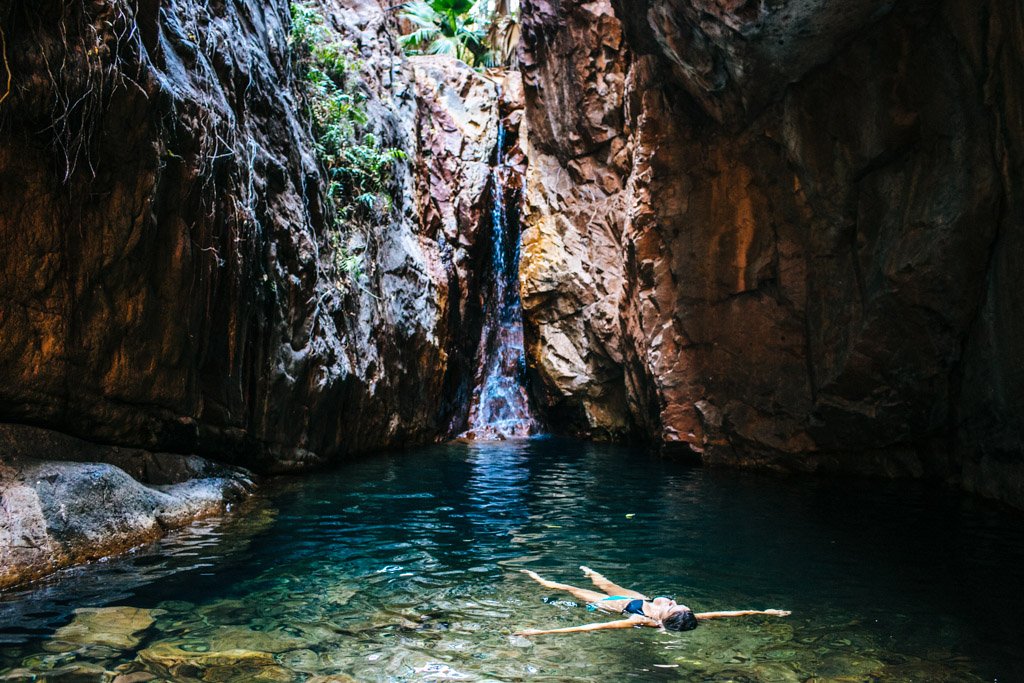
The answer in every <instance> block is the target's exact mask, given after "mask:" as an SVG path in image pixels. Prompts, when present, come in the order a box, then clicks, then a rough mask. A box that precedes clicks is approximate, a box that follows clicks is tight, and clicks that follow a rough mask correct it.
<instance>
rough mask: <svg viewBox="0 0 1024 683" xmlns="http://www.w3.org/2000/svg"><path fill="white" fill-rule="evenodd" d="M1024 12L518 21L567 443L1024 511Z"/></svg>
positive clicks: (619, 10) (551, 371)
mask: <svg viewBox="0 0 1024 683" xmlns="http://www.w3.org/2000/svg"><path fill="white" fill-rule="evenodd" d="M1021 11H1022V10H1021V7H1020V5H1019V3H1015V2H1012V1H1011V0H991V1H989V2H984V3H982V4H981V5H978V4H977V3H972V2H966V1H964V0H947V1H946V2H942V3H924V2H906V3H892V2H881V1H875V2H855V3H825V2H815V1H813V0H812V1H796V0H791V1H790V2H783V3H764V2H715V3H709V2H702V1H698V0H644V1H642V2H632V1H631V0H621V1H619V0H614V1H612V2H577V1H576V0H561V1H555V0H551V1H548V0H533V1H532V2H529V3H526V5H525V6H524V23H525V26H524V36H525V39H524V44H523V53H524V54H523V57H522V61H523V64H524V76H525V83H526V102H527V121H528V122H529V123H530V127H529V144H530V145H531V147H532V149H533V150H536V151H538V152H539V154H538V155H537V156H536V157H534V156H531V162H533V161H534V159H535V158H536V166H535V167H534V168H532V169H531V172H530V182H529V183H528V186H527V203H528V206H529V207H530V210H529V212H528V214H527V220H528V221H530V225H529V227H528V230H527V235H528V236H529V237H527V238H524V262H523V266H522V271H521V273H522V277H523V279H524V282H523V291H524V293H525V294H524V302H525V301H530V300H532V301H534V302H537V301H539V300H540V299H539V298H538V297H540V296H548V297H550V298H551V300H552V301H553V302H554V303H553V305H552V306H551V307H550V308H549V307H545V306H539V305H538V306H533V307H531V306H530V305H529V304H527V315H528V316H529V319H530V321H531V323H532V325H531V329H532V330H533V331H534V340H533V344H532V345H531V347H530V348H531V351H532V353H533V361H532V362H533V363H534V364H535V365H536V367H537V368H539V370H540V371H539V373H538V374H539V377H540V379H541V380H542V382H543V389H542V393H544V394H545V395H546V396H547V397H548V400H549V401H550V402H552V403H555V404H559V405H561V406H562V407H563V414H565V415H567V416H569V417H568V418H567V420H566V422H565V423H564V425H565V426H567V427H568V428H569V429H571V430H573V431H577V432H583V433H588V432H589V433H600V432H601V431H613V430H611V429H610V425H616V426H618V425H626V426H632V427H633V428H634V429H635V430H636V432H637V433H639V434H641V435H643V436H646V437H648V438H651V439H653V440H656V441H660V442H665V443H679V444H681V445H684V446H686V447H688V448H689V450H692V451H694V452H697V453H700V454H701V456H702V457H703V458H704V460H705V461H707V462H711V463H741V464H757V465H762V466H768V467H778V468H787V469H806V470H817V469H843V470H861V471H865V472H885V473H889V474H911V475H916V476H920V475H933V476H939V477H943V478H948V479H951V480H960V481H962V482H963V483H964V484H965V485H966V486H967V487H969V488H972V489H975V490H978V491H981V492H983V493H986V494H989V495H995V496H998V497H1001V498H1004V499H1006V500H1011V501H1015V502H1016V503H1017V504H1024V488H1021V484H1022V482H1024V479H1022V478H1021V476H1020V473H1021V462H1022V458H1021V450H1022V441H1021V435H1022V434H1024V429H1022V423H1021V418H1020V417H1019V415H1020V408H1021V407H1022V406H1024V401H1022V400H1021V399H1022V398H1024V397H1022V395H1021V391H1022V390H1021V388H1020V387H1021V386H1022V385H1021V382H1020V379H1021V373H1022V371H1024V363H1022V361H1021V358H1024V355H1022V354H1021V353H1020V351H1021V349H1020V348H1019V344H1020V341H1019V340H1020V338H1021V337H1020V334H1019V328H1020V325H1021V324H1022V321H1024V317H1022V316H1021V312H1022V305H1024V297H1022V296H1021V295H1020V293H1019V291H1018V289H1017V288H1015V286H1014V285H1013V282H1012V275H1011V273H1012V272H1020V266H1021V265H1022V256H1024V253H1022V249H1021V240H1022V239H1024V237H1022V233H1024V215H1022V209H1021V200H1020V193H1021V189H1020V188H1021V187H1024V184H1022V171H1021V162H1022V159H1024V157H1022V156H1021V151H1022V147H1021V130H1022V128H1021V125H1020V122H1021V117H1022V102H1021V99H1020V96H1019V92H1020V91H1021V87H1020V86H1021V85H1022V84H1024V79H1022V76H1024V74H1022V73H1021V64H1022V63H1024V28H1022V26H1024V23H1022V22H1021ZM620 45H621V46H623V47H624V50H622V51H620V50H618V48H619V46H620ZM594 209H596V212H595V213H593V217H591V213H590V212H591V211H593V210H594ZM598 245H599V246H598ZM581 260H582V261H584V262H587V263H589V264H590V265H589V267H587V266H585V267H584V268H583V269H581V270H582V271H587V270H589V271H590V272H599V273H601V274H602V276H604V279H600V278H599V279H590V280H585V279H582V277H581V276H580V275H578V274H573V275H567V274H565V273H564V272H559V269H560V268H561V267H562V264H570V263H575V262H578V261H581ZM578 272H579V271H577V273H578ZM574 285H576V286H575V287H574ZM575 291H581V292H583V294H582V295H576V294H574V292H575ZM531 296H532V297H533V298H532V299H531V298H530V297H531ZM599 301H600V302H604V304H605V306H606V310H607V314H602V315H595V314H594V312H595V309H596V308H597V306H598V304H597V302H599ZM555 311H558V314H557V315H556V314H555ZM552 359H556V360H557V361H558V362H559V363H560V364H555V362H554V361H552ZM598 360H600V361H601V363H600V367H598V366H597V361H598ZM623 395H624V396H625V397H626V400H625V401H623V400H622V399H621V397H622V396H623ZM581 415H583V416H587V417H586V419H580V417H579V416H581Z"/></svg>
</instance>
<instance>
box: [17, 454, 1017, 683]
mask: <svg viewBox="0 0 1024 683" xmlns="http://www.w3.org/2000/svg"><path fill="white" fill-rule="evenodd" d="M1020 522H1021V516H1020V515H1019V514H1018V513H1014V512H1010V511H1006V510H1003V509H1002V508H998V507H996V506H993V505H990V504H988V503H986V502H984V501H980V500H977V499H973V498H970V497H964V496H962V495H960V494H959V493H955V492H952V491H946V490H936V489H934V488H927V487H923V486H918V485H914V484H910V483H907V482H862V481H858V482H839V483H837V482H830V481H826V480H820V479H811V478H803V477H800V478H783V477H774V476H768V475H756V474H750V473H741V472H732V471H708V470H703V469H695V468H689V467H686V466H684V465H682V464H679V463H676V462H673V461H670V460H665V459H662V458H659V457H657V456H655V455H651V454H648V453H646V452H644V451H639V450H635V449H633V450H631V449H628V448H622V447H612V446H599V445H592V444H583V443H578V442H573V441H563V440H556V439H543V440H533V441H525V442H517V443H504V444H501V443H499V444H483V443H479V444H455V445H448V446H439V447H434V448H427V449H422V450H417V451H413V452H409V453H399V454H393V455H384V456H378V457H373V458H370V459H367V460H364V461H361V462H358V463H353V464H350V465H347V466H345V467H342V468H340V469H338V470H335V471H333V472H327V473H319V474H315V475H312V476H309V477H307V478H303V479H285V480H277V481H273V482H270V483H268V484H267V485H266V486H265V487H264V491H263V494H262V496H261V497H260V498H259V499H258V500H256V501H254V503H253V504H252V505H251V506H249V507H248V509H246V510H244V511H241V512H239V513H237V514H235V515H234V516H229V517H228V518H225V519H222V520H214V521H207V522H203V523H198V524H196V525H194V526H193V527H192V528H190V529H188V530H185V531H183V532H179V533H176V534H174V535H172V536H171V537H169V538H167V539H166V540H164V541H163V542H161V543H160V544H157V545H156V546H153V547H151V548H147V549H144V550H142V551H139V552H137V553H135V554H133V555H131V556H128V557H125V558H121V559H117V560H111V561H109V562H105V563H99V564H96V565H93V566H90V567H85V568H80V569H76V570H72V571H69V572H65V573H64V574H62V575H61V576H60V577H59V578H58V579H55V580H52V581H49V582H47V583H45V584H42V585H41V586H40V587H38V588H36V589H35V590H33V591H30V592H20V593H13V594H8V595H6V596H4V597H3V598H2V600H0V672H5V673H6V675H7V676H10V677H11V680H26V681H27V680H33V678H32V677H33V676H43V677H45V680H51V681H58V680H59V681H71V680H74V681H88V680H96V681H101V680H106V681H109V680H112V679H113V678H114V675H115V674H120V675H122V676H123V678H122V679H121V680H122V681H125V680H127V681H134V680H137V681H141V680H145V679H146V677H147V676H152V677H155V678H152V680H183V681H199V680H202V681H307V680H308V681H320V682H326V681H351V680H356V681H437V680H465V681H609V680H641V681H648V680H693V681H751V682H753V681H764V682H773V681H808V680H814V681H829V680H831V681H977V680H990V681H991V680H999V681H1016V680H1024V648H1022V647H1021V646H1022V645H1024V627H1022V624H1021V621H1022V619H1021V615H1022V614H1024V590H1022V586H1024V561H1022V560H1024V525H1022V524H1021V523H1020ZM580 564H587V565H590V566H591V567H593V568H594V569H597V570H599V571H602V572H603V573H605V574H607V575H608V576H609V577H610V578H611V579H613V580H616V581H618V582H619V583H622V584H624V585H632V586H634V587H636V588H637V589H639V590H641V591H644V592H647V593H653V594H660V595H670V596H673V597H675V598H676V599H677V600H679V601H680V602H685V603H686V604H688V605H690V606H691V607H693V608H694V609H695V610H697V611H706V610H726V609H742V608H754V609H765V608H781V609H789V610H792V611H793V615H792V616H790V617H787V618H773V617H748V618H740V619H732V620H727V621H718V622H710V623H706V624H703V625H702V626H701V627H700V628H698V629H697V630H696V631H692V632H688V633H664V632H659V631H658V630H656V629H633V630H626V631H608V632H599V633H587V634H573V635H561V636H556V635H551V636H538V637H534V638H530V639H526V638H521V637H516V636H513V635H512V633H513V632H514V631H515V630H516V629H520V628H555V627H561V626H569V625H574V624H580V623H587V622H588V621H594V620H601V619H610V618H611V617H601V616H600V615H595V614H593V613H591V612H587V611H586V610H585V609H584V607H583V606H580V605H576V604H575V603H574V602H573V601H572V600H573V599H572V598H571V596H568V595H564V594H559V593H557V592H556V591H551V590H548V589H544V588H542V587H540V586H538V585H537V584H535V583H533V582H532V581H530V580H529V579H528V578H527V577H525V576H523V575H522V574H521V573H519V571H518V570H519V569H521V568H524V567H528V568H531V569H534V570H535V571H537V572H539V573H540V574H542V575H544V576H547V577H549V578H552V579H555V580H559V581H563V582H570V583H576V584H578V585H586V584H587V581H586V579H584V578H583V576H582V574H581V573H580V572H579V569H578V565H580ZM83 608H86V609H83ZM88 608H100V609H99V610H98V611H90V610H89V609H88ZM125 608H136V609H125ZM76 610H77V611H76ZM130 674H136V676H135V677H129V675H130ZM3 679H4V673H0V680H3Z"/></svg>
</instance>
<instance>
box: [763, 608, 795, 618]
mask: <svg viewBox="0 0 1024 683" xmlns="http://www.w3.org/2000/svg"><path fill="white" fill-rule="evenodd" d="M764 613H765V614H770V615H771V616H773V617H788V616H789V615H790V614H792V612H790V611H788V610H784V609H766V610H765V611H764Z"/></svg>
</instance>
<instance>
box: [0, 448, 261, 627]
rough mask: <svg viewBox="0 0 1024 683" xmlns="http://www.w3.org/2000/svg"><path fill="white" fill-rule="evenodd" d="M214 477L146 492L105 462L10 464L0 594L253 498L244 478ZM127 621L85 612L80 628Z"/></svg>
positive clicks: (0, 491)
mask: <svg viewBox="0 0 1024 683" xmlns="http://www.w3.org/2000/svg"><path fill="white" fill-rule="evenodd" d="M210 471H211V472H212V471H214V470H210ZM217 471H219V472H220V476H219V477H216V478H206V479H199V480H188V481H185V482H182V483H179V484H170V485H166V486H157V487H149V486H145V485H143V484H141V483H140V482H138V481H136V480H135V479H132V478H131V477H130V476H128V474H127V473H125V472H124V471H123V470H121V469H119V468H117V467H114V466H113V465H107V464H103V463H71V462H43V461H38V460H33V459H30V458H15V459H13V460H11V461H9V463H8V464H7V465H5V466H2V467H0V503H2V505H0V560H2V562H0V588H2V587H6V586H11V585H14V584H17V583H22V582H25V581H29V580H32V579H35V578H38V577H40V576H42V575H45V574H47V573H49V572H52V571H54V570H56V569H60V568H62V567H66V566H69V565H72V564H76V563H81V562H87V561H90V560H95V559H99V558H101V557H105V556H107V555H111V554H115V553H118V552H123V551H124V550H127V549H128V548H132V547H135V546H138V545H140V544H142V543H146V542H149V541H152V540H155V539H156V538H158V537H160V536H162V535H163V534H164V533H165V532H166V531H167V530H169V529H173V528H176V527H180V526H182V525H184V524H187V523H188V522H191V521H192V520H194V519H197V518H200V517H204V516H207V515H212V514H217V513H220V512H223V510H224V508H225V506H226V505H227V504H229V503H231V502H237V501H239V500H241V499H242V498H243V497H244V496H246V495H247V494H248V493H249V492H250V491H251V489H252V482H251V481H250V480H249V479H248V477H247V476H246V474H245V473H244V472H243V471H241V470H238V469H234V468H220V469H219V470H217ZM125 616H126V614H122V613H105V612H99V613H92V614H89V613H85V614H84V615H83V619H84V621H83V623H82V625H81V628H86V627H87V626H88V625H96V626H98V627H99V628H104V626H103V625H102V624H103V622H104V619H106V618H107V617H113V618H114V622H116V621H117V620H119V619H120V618H122V617H125ZM136 616H138V618H143V617H141V615H136ZM109 625H110V626H114V623H111V624H109ZM122 625H125V624H122ZM78 628H79V627H77V626H76V627H75V629H78ZM78 632H79V631H77V630H74V629H73V630H72V631H71V633H78ZM115 639H116V638H115Z"/></svg>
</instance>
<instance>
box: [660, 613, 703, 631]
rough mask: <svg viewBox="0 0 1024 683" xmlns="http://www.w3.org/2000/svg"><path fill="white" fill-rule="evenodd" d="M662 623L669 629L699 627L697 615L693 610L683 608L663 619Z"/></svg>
mask: <svg viewBox="0 0 1024 683" xmlns="http://www.w3.org/2000/svg"><path fill="white" fill-rule="evenodd" d="M661 625H662V626H663V627H665V628H666V629H668V630H669V631H692V630H693V629H695V628H697V617H696V616H694V614H693V611H692V610H688V609H681V610H677V611H675V612H673V613H672V614H670V615H668V616H667V617H665V618H664V619H662V620H661Z"/></svg>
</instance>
